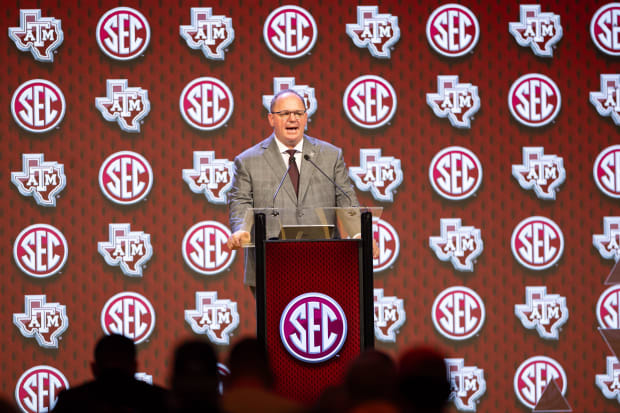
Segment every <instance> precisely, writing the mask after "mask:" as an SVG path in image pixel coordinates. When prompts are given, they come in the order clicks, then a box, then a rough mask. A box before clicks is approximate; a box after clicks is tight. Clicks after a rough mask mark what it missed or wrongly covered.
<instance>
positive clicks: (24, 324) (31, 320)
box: [13, 295, 69, 348]
mask: <svg viewBox="0 0 620 413" xmlns="http://www.w3.org/2000/svg"><path fill="white" fill-rule="evenodd" d="M24 301H25V306H24V312H23V313H15V314H13V324H15V325H16V326H17V328H18V329H19V332H20V333H22V335H23V336H24V337H34V338H35V339H36V340H37V343H39V345H40V346H41V347H45V348H58V339H59V338H60V335H61V334H62V333H64V332H65V330H66V329H67V327H69V319H68V318H67V307H66V306H64V305H61V304H59V303H48V302H47V297H46V296H45V295H26V296H24Z"/></svg>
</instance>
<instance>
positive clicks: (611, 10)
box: [590, 3, 620, 56]
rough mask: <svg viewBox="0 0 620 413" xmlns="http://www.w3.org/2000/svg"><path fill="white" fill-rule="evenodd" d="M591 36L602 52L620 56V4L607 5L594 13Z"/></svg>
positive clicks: (591, 22)
mask: <svg viewBox="0 0 620 413" xmlns="http://www.w3.org/2000/svg"><path fill="white" fill-rule="evenodd" d="M590 36H591V37H592V41H593V42H594V44H595V45H596V47H598V49H599V50H600V51H601V52H603V53H605V54H608V55H610V56H620V3H607V4H606V5H604V6H602V7H601V8H600V9H598V10H597V11H596V13H594V16H592V20H591V21H590Z"/></svg>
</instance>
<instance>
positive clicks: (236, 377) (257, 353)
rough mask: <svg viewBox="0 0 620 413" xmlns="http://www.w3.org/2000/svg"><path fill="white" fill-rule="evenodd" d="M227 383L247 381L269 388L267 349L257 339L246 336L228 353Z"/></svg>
mask: <svg viewBox="0 0 620 413" xmlns="http://www.w3.org/2000/svg"><path fill="white" fill-rule="evenodd" d="M228 367H229V368H230V377H229V383H231V384H235V383H240V382H244V383H248V382H252V384H254V385H258V386H260V387H263V388H266V389H270V388H272V387H273V380H274V379H273V373H272V370H271V367H270V365H269V357H268V355H267V349H266V348H265V346H264V345H263V344H261V343H260V341H258V339H256V338H253V337H248V338H244V339H242V340H240V341H239V342H237V343H236V344H235V345H234V346H233V348H232V350H231V351H230V354H229V355H228Z"/></svg>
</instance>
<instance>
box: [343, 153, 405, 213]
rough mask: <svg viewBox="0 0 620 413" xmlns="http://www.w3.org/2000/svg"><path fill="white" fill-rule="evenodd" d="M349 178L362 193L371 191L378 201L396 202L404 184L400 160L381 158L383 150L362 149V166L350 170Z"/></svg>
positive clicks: (391, 157) (389, 157)
mask: <svg viewBox="0 0 620 413" xmlns="http://www.w3.org/2000/svg"><path fill="white" fill-rule="evenodd" d="M349 176H350V177H351V179H352V180H353V182H355V186H357V189H359V190H360V191H370V193H371V194H372V197H373V198H374V199H376V200H377V201H386V202H393V201H394V192H395V191H396V188H398V187H399V186H400V184H401V183H402V182H403V170H402V169H401V167H400V159H396V158H394V157H393V156H381V149H360V166H352V167H350V168H349Z"/></svg>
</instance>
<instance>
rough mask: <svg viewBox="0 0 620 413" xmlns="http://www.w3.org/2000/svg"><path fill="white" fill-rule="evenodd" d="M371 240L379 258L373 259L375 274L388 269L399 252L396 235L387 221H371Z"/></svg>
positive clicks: (398, 242) (398, 241) (398, 240)
mask: <svg viewBox="0 0 620 413" xmlns="http://www.w3.org/2000/svg"><path fill="white" fill-rule="evenodd" d="M372 229H373V238H374V239H375V242H376V243H377V247H379V257H377V258H373V260H372V265H373V270H374V272H375V273H377V272H381V271H383V270H385V269H387V268H389V267H390V266H391V265H392V264H393V263H394V261H396V258H398V254H399V252H400V239H399V238H398V233H397V232H396V230H395V229H394V227H393V226H391V225H390V224H389V223H388V222H387V221H385V220H383V219H373V223H372Z"/></svg>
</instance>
